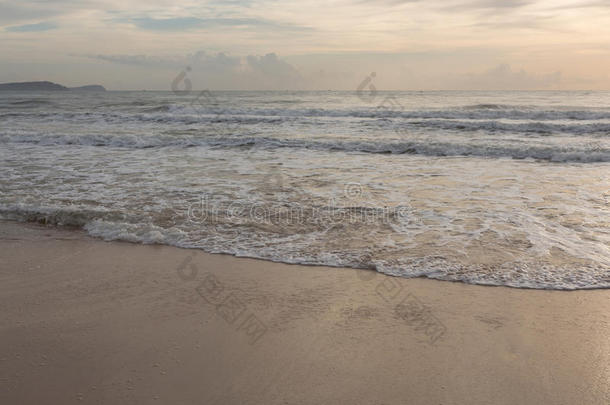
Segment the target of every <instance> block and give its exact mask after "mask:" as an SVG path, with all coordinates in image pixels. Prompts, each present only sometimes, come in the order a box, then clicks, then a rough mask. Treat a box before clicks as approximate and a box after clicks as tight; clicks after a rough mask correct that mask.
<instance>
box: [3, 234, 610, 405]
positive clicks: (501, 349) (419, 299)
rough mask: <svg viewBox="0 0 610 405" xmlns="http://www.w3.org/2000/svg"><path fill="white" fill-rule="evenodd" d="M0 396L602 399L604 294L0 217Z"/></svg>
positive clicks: (608, 341)
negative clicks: (181, 245)
mask: <svg viewBox="0 0 610 405" xmlns="http://www.w3.org/2000/svg"><path fill="white" fill-rule="evenodd" d="M0 243H1V246H0V249H1V251H2V261H1V264H0V306H1V308H2V311H1V315H0V317H1V318H0V403H1V404H71V403H79V404H82V403H86V404H154V403H160V404H172V405H173V404H386V405H387V404H402V405H407V404H408V405H413V404H536V405H540V404H569V405H573V404H591V405H593V404H600V405H602V404H603V405H607V404H609V403H610V291H608V290H591V291H573V292H569V291H539V290H520V289H511V288H504V287H484V286H474V285H467V284H462V283H451V282H442V281H435V280H426V279H399V278H393V277H387V276H383V275H380V274H376V273H374V272H371V271H363V270H353V269H339V268H327V267H307V266H290V265H285V264H279V263H269V262H265V261H259V260H252V259H241V258H235V257H231V256H226V255H210V254H206V253H203V252H201V251H194V250H183V249H178V248H172V247H167V246H143V245H134V244H129V243H119V242H102V241H99V240H95V239H92V238H89V237H86V236H84V235H83V234H82V233H81V232H77V231H70V230H61V229H53V228H45V227H42V226H37V225H24V224H17V223H11V222H2V223H0Z"/></svg>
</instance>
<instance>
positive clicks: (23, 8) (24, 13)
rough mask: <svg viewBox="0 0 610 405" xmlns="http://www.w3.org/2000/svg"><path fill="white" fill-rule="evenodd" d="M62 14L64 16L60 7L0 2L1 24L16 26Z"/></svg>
mask: <svg viewBox="0 0 610 405" xmlns="http://www.w3.org/2000/svg"><path fill="white" fill-rule="evenodd" d="M24 3H25V4H24ZM61 14H63V12H62V11H61V8H60V7H58V6H55V7H51V6H49V5H48V4H44V3H42V4H40V3H34V4H32V3H31V2H23V3H21V4H19V3H15V2H8V1H0V24H6V23H8V24H15V23H18V22H21V21H25V22H28V21H32V20H40V19H44V18H48V17H54V16H57V15H61Z"/></svg>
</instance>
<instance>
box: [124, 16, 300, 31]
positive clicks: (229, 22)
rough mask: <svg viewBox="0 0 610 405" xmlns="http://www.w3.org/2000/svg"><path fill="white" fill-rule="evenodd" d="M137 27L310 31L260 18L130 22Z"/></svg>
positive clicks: (141, 18) (142, 19) (151, 19)
mask: <svg viewBox="0 0 610 405" xmlns="http://www.w3.org/2000/svg"><path fill="white" fill-rule="evenodd" d="M128 21H129V22H131V23H133V24H134V25H135V26H136V27H138V28H141V29H145V30H151V31H188V30H193V29H203V28H219V27H229V28H251V27H256V28H272V29H274V30H278V29H279V30H308V29H309V28H307V27H302V26H295V25H289V24H281V23H277V22H273V21H268V20H264V19H258V18H197V17H176V18H149V17H138V18H131V19H129V20H128Z"/></svg>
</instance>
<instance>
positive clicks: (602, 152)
mask: <svg viewBox="0 0 610 405" xmlns="http://www.w3.org/2000/svg"><path fill="white" fill-rule="evenodd" d="M406 139H408V138H406ZM0 143H26V144H36V145H41V146H58V145H81V146H97V147H116V148H133V149H145V148H163V147H182V148H188V147H213V148H243V147H249V148H251V147H256V148H263V149H280V148H302V149H312V150H319V151H328V152H360V153H371V154H416V155H425V156H439V157H440V156H474V157H485V158H513V159H528V158H530V159H536V160H546V161H551V162H579V163H595V162H610V149H609V148H604V147H602V146H600V145H599V144H594V143H592V144H584V145H583V146H582V147H580V148H577V147H569V146H565V145H550V144H545V145H534V144H523V143H510V142H500V141H498V142H493V143H490V142H487V143H482V142H476V140H475V141H470V142H469V141H465V140H463V139H459V140H455V141H453V142H451V141H441V140H439V139H438V138H432V137H430V138H419V139H413V140H404V141H403V140H379V141H369V140H332V139H329V140H316V139H306V138H274V137H262V136H248V135H243V136H212V135H209V136H203V135H200V134H181V135H170V134H166V135H140V136H137V135H120V136H118V135H102V134H96V135H39V134H14V135H0Z"/></svg>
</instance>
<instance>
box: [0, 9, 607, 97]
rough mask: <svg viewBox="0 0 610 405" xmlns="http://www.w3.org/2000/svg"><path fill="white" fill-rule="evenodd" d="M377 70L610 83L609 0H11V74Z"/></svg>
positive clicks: (343, 79) (459, 86)
mask: <svg viewBox="0 0 610 405" xmlns="http://www.w3.org/2000/svg"><path fill="white" fill-rule="evenodd" d="M372 73H374V85H375V87H376V88H377V89H380V90H610V0H584V1H574V0H497V1H492V0H442V1H441V0H326V1H318V0H312V1H303V0H301V1H297V0H283V1H275V0H227V1H216V0H213V1H190V0H186V1H183V0H147V1H140V0H120V1H119V0H44V1H43V0H20V1H18V2H16V1H14V0H12V1H6V0H0V82H11V81H32V80H49V81H53V82H57V83H61V84H64V85H67V86H77V85H84V84H101V85H103V86H105V87H106V88H107V89H110V90H140V89H149V90H170V89H171V85H172V82H173V81H174V80H175V79H176V78H177V77H182V78H185V77H186V78H188V80H189V81H190V83H191V85H192V87H193V88H194V89H210V90H327V89H331V90H353V89H356V88H357V87H358V86H359V85H360V84H361V83H362V82H363V80H365V79H366V78H367V77H369V76H370V75H371V74H372ZM181 74H182V76H180V75H181ZM181 85H182V86H184V82H183V83H182V84H181Z"/></svg>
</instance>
